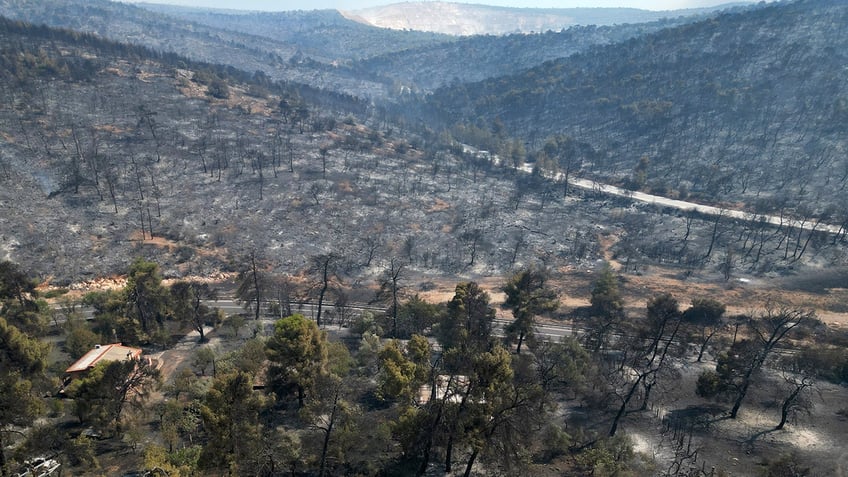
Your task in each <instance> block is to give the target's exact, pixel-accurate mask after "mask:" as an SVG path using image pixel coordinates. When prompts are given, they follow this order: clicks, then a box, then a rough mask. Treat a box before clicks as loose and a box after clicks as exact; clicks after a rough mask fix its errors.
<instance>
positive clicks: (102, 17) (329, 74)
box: [0, 0, 387, 96]
mask: <svg viewBox="0 0 848 477" xmlns="http://www.w3.org/2000/svg"><path fill="white" fill-rule="evenodd" d="M0 15H2V16H5V17H7V18H11V19H15V20H22V21H25V22H29V23H33V24H45V25H47V26H52V27H58V28H68V29H72V30H75V31H80V32H86V33H92V34H95V35H98V36H100V37H103V38H106V39H110V40H114V41H120V42H125V43H131V44H135V45H141V46H145V47H148V48H151V49H153V50H155V51H162V52H170V53H176V54H179V55H181V56H184V57H186V58H190V59H192V60H197V61H205V62H210V63H216V64H223V65H228V66H232V67H234V68H237V69H239V70H242V71H247V72H250V73H253V72H255V71H261V72H263V73H264V74H265V75H267V76H268V77H270V78H271V79H273V80H282V81H290V82H297V83H303V84H309V85H311V86H313V87H316V88H324V89H332V90H334V91H342V92H347V93H353V94H358V95H364V96H385V95H386V89H387V88H386V85H385V81H382V80H380V79H379V78H376V79H375V78H368V77H365V78H364V77H361V75H358V74H354V73H353V72H351V71H350V70H349V69H346V68H343V67H339V66H338V65H334V64H331V63H330V62H325V61H321V59H320V58H319V59H317V60H316V59H314V58H311V57H309V56H308V55H304V54H303V52H302V51H301V49H300V47H299V46H298V45H296V44H293V43H287V42H286V41H281V40H278V39H275V38H269V37H266V36H260V35H253V34H245V33H241V32H238V31H235V30H228V29H222V28H215V27H211V26H206V25H203V24H201V23H192V22H188V21H186V20H185V19H182V18H178V17H173V16H168V15H164V14H161V13H157V12H152V11H149V10H146V9H144V8H141V7H138V6H135V5H129V4H126V3H120V2H113V1H109V0H0ZM360 28H365V27H361V26H360ZM374 30H377V29H376V28H375V29H374Z"/></svg>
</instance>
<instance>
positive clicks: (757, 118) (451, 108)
mask: <svg viewBox="0 0 848 477" xmlns="http://www.w3.org/2000/svg"><path fill="white" fill-rule="evenodd" d="M846 24H848V6H846V4H845V3H844V2H837V1H832V0H803V1H798V2H793V3H785V4H768V5H766V6H764V7H762V8H759V9H756V10H753V11H750V12H743V13H738V14H723V15H719V16H718V17H716V18H714V19H711V20H707V21H703V22H698V23H694V24H691V25H684V26H680V27H677V28H673V29H667V30H662V31H659V32H657V33H654V34H651V35H646V36H642V37H638V38H635V39H633V40H630V41H627V42H625V43H622V44H616V45H610V46H605V47H598V48H594V49H591V50H589V51H587V52H585V53H581V54H577V55H575V56H572V57H569V58H566V59H561V60H556V61H552V62H548V63H546V64H544V65H542V66H539V67H537V68H533V69H531V70H528V71H527V72H525V73H522V74H517V75H514V76H507V77H501V78H497V79H490V80H486V81H483V82H481V83H476V84H467V85H457V86H454V87H446V88H443V89H441V90H439V91H437V92H436V93H435V94H433V95H432V96H430V97H428V98H427V101H428V102H429V104H428V106H427V107H432V108H434V110H435V111H437V114H439V115H440V116H441V117H442V118H445V120H446V121H448V122H454V123H455V122H457V120H458V121H459V122H467V123H471V124H482V125H486V124H493V123H500V124H501V126H500V127H502V128H505V129H506V130H507V131H510V133H511V134H513V135H516V136H519V137H522V138H523V139H524V140H525V141H528V143H529V144H530V146H531V147H532V148H536V147H540V146H541V145H542V143H543V141H544V140H545V138H546V137H548V136H550V135H553V134H565V135H570V136H572V137H574V138H576V139H577V140H579V141H583V142H586V143H589V144H591V145H592V147H593V148H595V149H596V150H597V151H598V152H599V156H598V157H597V158H595V159H593V160H591V161H587V162H584V163H583V164H582V172H584V173H591V174H594V175H596V176H600V177H605V178H607V180H611V181H615V182H618V183H620V184H624V185H627V186H630V187H635V188H644V189H647V190H654V191H657V192H661V193H669V194H672V195H684V196H685V195H687V194H691V195H692V196H694V197H696V198H700V199H702V200H706V201H712V202H717V201H729V202H745V203H747V204H748V205H749V206H750V207H751V208H755V207H758V208H760V209H761V210H771V211H776V210H784V209H787V208H790V209H794V210H795V211H796V212H800V213H801V214H802V215H804V214H809V213H810V209H813V210H814V211H815V212H816V213H817V214H819V216H820V217H821V216H824V217H827V216H828V215H832V214H837V215H841V214H843V211H844V210H845V209H846V207H844V204H845V202H844V201H845V199H844V194H842V193H841V191H842V190H843V189H844V188H845V187H846V185H848V158H846V156H845V154H844V151H845V150H846V148H847V147H848V143H846V132H848V131H847V130H846V128H848V121H846V119H848V76H846V75H845V74H844V66H845V64H848V58H846V55H848V54H846V52H848V29H846V28H844V25H846Z"/></svg>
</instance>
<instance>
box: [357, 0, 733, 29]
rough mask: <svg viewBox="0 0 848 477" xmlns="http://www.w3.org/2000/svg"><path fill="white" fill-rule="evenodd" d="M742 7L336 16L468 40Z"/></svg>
mask: <svg viewBox="0 0 848 477" xmlns="http://www.w3.org/2000/svg"><path fill="white" fill-rule="evenodd" d="M743 4H745V3H734V4H726V5H720V6H717V7H712V8H695V9H686V10H670V11H650V10H641V9H637V8H510V7H496V6H491V5H478V4H467V3H451V2H403V3H393V4H390V5H384V6H380V7H372V8H366V9H361V10H353V11H342V12H341V13H342V15H344V16H346V17H347V18H349V19H351V20H355V21H358V22H361V23H365V24H367V25H372V26H376V27H382V28H389V29H393V30H417V31H427V32H434V33H444V34H448V35H458V36H469V35H506V34H511V33H539V32H545V31H549V30H550V31H559V30H562V29H564V28H568V27H571V26H575V25H597V26H605V25H616V24H625V23H645V22H652V21H656V20H660V19H663V18H669V17H676V16H681V15H697V14H702V13H709V12H712V11H716V10H721V9H725V8H729V7H732V6H738V5H743Z"/></svg>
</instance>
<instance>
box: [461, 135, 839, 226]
mask: <svg viewBox="0 0 848 477" xmlns="http://www.w3.org/2000/svg"><path fill="white" fill-rule="evenodd" d="M463 147H464V149H465V151H466V152H470V153H476V154H481V157H489V159H490V160H491V161H492V162H494V163H496V164H499V163H501V161H500V160H499V159H498V157H497V156H494V155H489V154H488V153H485V154H484V153H483V152H482V151H477V150H476V149H474V148H472V147H471V146H466V145H463ZM519 170H521V171H523V172H526V173H528V174H532V173H533V166H532V165H531V164H524V165H523V166H521V167H520V168H519ZM547 177H548V178H549V179H552V180H558V181H562V180H563V178H564V174H563V173H561V172H560V173H557V174H555V175H554V176H547ZM568 184H569V185H571V186H573V187H576V188H578V189H583V190H588V191H592V192H596V193H601V194H607V195H612V196H617V197H626V198H628V199H632V200H635V201H638V202H644V203H646V204H653V205H659V206H662V207H670V208H673V209H677V210H682V211H695V212H699V213H701V214H705V215H712V216H720V217H730V218H734V219H739V220H745V221H748V222H765V223H768V224H771V225H776V226H784V225H785V226H788V227H795V228H801V229H804V230H818V231H822V232H828V233H832V234H838V233H842V232H843V227H842V226H841V225H833V224H827V223H823V222H819V221H818V219H816V220H812V221H811V220H800V219H797V218H793V217H789V216H778V215H765V214H752V213H750V212H745V211H743V210H735V209H728V208H723V207H713V206H711V205H703V204H696V203H694V202H687V201H685V200H677V199H669V198H668V197H662V196H659V195H652V194H646V193H644V192H638V191H631V190H627V189H622V188H621V187H616V186H613V185H609V184H602V183H600V182H596V181H593V180H589V179H580V178H574V177H569V178H568Z"/></svg>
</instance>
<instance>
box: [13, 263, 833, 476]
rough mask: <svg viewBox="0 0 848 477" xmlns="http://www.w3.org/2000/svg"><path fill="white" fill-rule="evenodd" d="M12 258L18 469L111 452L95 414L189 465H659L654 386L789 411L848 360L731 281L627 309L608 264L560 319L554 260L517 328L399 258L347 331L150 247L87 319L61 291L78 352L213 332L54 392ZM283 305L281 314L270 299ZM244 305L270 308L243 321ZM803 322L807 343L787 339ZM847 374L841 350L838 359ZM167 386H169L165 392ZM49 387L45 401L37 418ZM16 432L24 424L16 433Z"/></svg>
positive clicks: (697, 435)
mask: <svg viewBox="0 0 848 477" xmlns="http://www.w3.org/2000/svg"><path fill="white" fill-rule="evenodd" d="M320 263H321V260H316V264H320ZM0 265H2V266H0V271H1V272H2V274H0V278H2V285H3V286H2V288H1V289H2V307H0V314H2V316H3V317H4V318H3V319H0V325H2V326H0V332H2V338H3V340H4V342H5V343H7V344H8V346H6V347H4V351H3V353H4V354H3V360H0V385H2V386H4V388H3V393H2V394H0V395H1V396H3V399H4V400H6V399H12V400H14V402H15V403H14V405H13V404H12V403H11V402H10V403H9V406H10V407H5V406H4V407H3V409H4V412H3V413H0V417H2V419H3V420H2V422H0V424H2V426H3V432H4V434H2V435H3V437H4V447H3V452H4V453H3V454H2V455H0V456H3V457H4V458H3V460H0V463H2V464H3V467H4V473H5V472H8V471H9V469H11V468H12V467H13V464H14V463H15V462H23V461H24V460H26V459H27V458H28V456H32V455H36V454H45V455H48V454H49V455H53V456H56V458H58V459H59V460H60V461H61V462H63V463H64V464H65V465H68V466H70V468H71V469H73V471H74V472H76V471H94V470H95V469H97V466H98V465H100V464H99V461H101V460H102V459H107V458H108V455H103V454H100V453H99V451H98V450H97V449H96V447H95V446H94V441H92V440H90V439H89V438H88V437H85V434H80V437H75V436H76V435H77V434H78V433H79V432H80V431H79V429H85V428H87V427H89V426H90V427H91V428H92V429H93V431H90V432H89V433H88V435H96V436H101V437H105V438H106V439H110V440H112V441H113V442H116V443H117V442H118V441H119V440H122V441H123V442H124V443H125V444H124V445H125V446H126V447H128V448H129V449H134V450H135V453H133V454H131V455H135V456H137V457H132V458H130V459H125V464H124V465H134V466H137V467H138V468H139V469H144V471H148V472H154V471H159V472H161V471H164V472H165V473H167V474H168V475H172V476H175V475H223V474H225V473H228V472H229V473H236V474H238V475H261V476H274V475H290V474H295V475H424V474H425V473H427V472H431V471H432V470H433V469H443V470H444V471H445V472H451V471H454V472H462V471H464V474H465V475H471V474H473V473H475V470H476V471H478V472H479V471H482V470H483V469H485V472H489V473H495V474H500V475H516V474H522V475H526V474H534V475H543V474H545V473H549V472H550V469H551V468H554V467H555V468H556V469H558V472H566V473H568V474H570V475H610V476H611V475H621V474H622V473H632V474H641V475H644V474H645V473H651V472H653V471H654V470H655V469H654V468H653V467H651V464H648V463H646V461H643V460H641V459H639V458H637V457H636V456H635V454H634V451H633V447H632V443H631V442H630V441H629V440H628V439H627V438H626V430H627V429H628V428H629V427H630V426H631V425H632V426H637V424H636V421H638V420H639V419H642V418H644V416H645V415H647V414H650V410H651V409H653V408H654V406H662V405H668V404H669V403H676V402H678V401H679V400H680V399H681V396H686V395H687V394H688V395H689V396H694V394H695V393H697V394H698V395H699V396H703V397H704V399H715V400H717V401H718V402H719V403H720V404H719V406H720V407H721V409H723V410H725V412H727V413H728V414H727V416H728V417H730V418H736V416H737V414H738V412H739V410H740V409H742V408H743V404H745V406H746V407H747V406H753V405H755V403H753V402H749V401H751V400H750V399H747V400H746V397H747V396H748V395H749V394H751V392H752V390H753V389H755V388H758V387H764V386H771V393H772V394H773V395H774V396H775V397H777V398H779V399H780V400H781V405H780V406H779V409H778V410H777V411H776V412H775V416H774V422H775V425H776V427H777V428H778V429H779V428H782V427H784V426H785V425H787V423H791V422H794V421H791V418H792V417H793V416H798V417H799V418H801V416H803V415H804V414H803V412H804V411H805V410H806V411H809V410H810V409H812V407H811V401H810V400H809V399H808V397H809V395H810V391H811V390H814V389H815V387H816V380H817V379H821V378H822V377H825V378H829V377H830V375H828V374H826V373H825V369H824V368H822V367H820V365H821V363H822V361H821V358H822V356H824V355H823V350H825V349H827V350H830V351H828V352H830V353H831V358H830V359H832V360H834V361H830V362H829V368H828V372H829V370H830V369H833V366H834V365H836V364H837V363H839V364H838V366H842V367H843V370H844V369H845V367H846V365H847V364H848V355H846V354H845V350H844V348H842V349H841V351H839V348H836V347H832V346H831V345H830V344H829V343H835V342H836V341H838V340H839V339H842V340H844V337H842V338H838V337H834V336H832V335H831V334H829V332H827V331H826V330H824V329H823V328H822V326H821V325H820V323H818V322H817V320H816V319H815V317H814V315H813V314H812V313H810V312H806V311H802V310H799V309H793V308H788V307H782V306H777V305H771V304H770V305H767V306H766V307H765V308H764V309H763V310H762V311H761V312H758V313H756V314H754V315H750V316H748V315H744V316H743V315H740V316H727V315H726V313H725V307H724V306H723V305H722V304H721V303H720V302H718V301H716V300H714V299H710V298H703V299H695V300H693V301H692V304H691V306H690V307H688V308H686V309H681V307H680V304H679V303H678V301H677V300H676V299H674V297H672V296H670V295H668V294H659V295H656V296H653V297H651V298H650V299H648V301H647V303H646V307H645V310H644V314H643V315H641V316H635V315H633V314H631V313H628V312H627V311H626V310H625V308H624V306H623V302H622V298H621V295H620V292H619V289H618V282H619V280H620V279H619V277H617V276H616V274H615V273H614V272H613V271H612V270H611V269H609V268H605V269H604V270H603V271H602V272H601V273H600V274H599V275H598V277H597V280H596V282H595V284H594V286H593V289H592V292H591V299H590V302H591V306H589V307H587V308H585V309H580V310H577V311H576V312H575V314H574V316H573V317H572V319H573V325H574V326H575V327H577V328H578V329H579V330H581V331H579V332H577V333H575V334H574V335H573V336H568V337H561V338H547V337H544V336H541V335H536V334H535V332H536V327H535V322H536V320H538V318H539V317H540V316H542V315H551V314H553V313H555V312H556V311H557V309H558V308H559V302H558V296H557V295H558V293H557V292H556V289H555V287H554V286H553V284H552V282H551V281H550V277H549V275H548V273H547V272H546V271H544V270H541V269H532V268H531V269H525V270H521V271H519V272H516V273H514V274H512V275H511V276H509V277H507V279H506V281H505V285H504V286H503V288H502V291H503V292H504V294H505V297H506V298H505V301H504V303H503V305H502V307H503V308H504V310H506V311H508V312H509V313H510V314H511V316H512V323H511V324H509V325H508V326H506V327H505V328H503V329H502V330H499V329H498V327H497V326H496V324H495V313H496V309H495V307H494V305H493V303H492V302H491V298H490V296H489V294H488V293H487V292H486V291H485V290H483V289H482V288H481V287H480V286H479V285H478V284H477V283H475V282H462V283H459V284H457V286H456V288H455V293H454V295H453V297H452V298H451V299H450V301H448V302H447V303H441V304H431V303H427V302H424V301H423V300H421V299H420V298H418V297H417V296H411V297H408V295H406V296H407V297H408V298H399V296H400V295H401V294H399V293H396V291H397V290H394V291H395V293H392V291H393V288H392V283H393V282H392V279H391V274H389V275H388V276H387V277H386V279H385V280H383V281H382V282H381V286H380V289H381V295H380V296H382V297H383V298H382V300H383V301H382V302H383V303H385V304H386V311H385V312H384V313H377V314H374V313H368V312H364V313H361V314H359V315H358V316H355V317H351V319H350V321H349V322H347V325H349V326H350V328H349V330H350V332H351V333H340V332H336V331H335V330H331V328H330V327H329V326H327V324H326V323H324V324H322V325H320V326H319V323H318V322H316V321H312V320H310V319H308V318H306V317H305V316H303V315H300V314H297V313H293V314H288V313H289V311H290V310H285V309H282V308H281V305H282V304H283V303H284V302H285V304H286V305H288V304H289V303H290V301H289V299H290V297H291V295H289V296H288V297H286V299H285V300H283V299H282V298H281V296H280V295H277V296H276V297H273V296H270V295H266V296H267V297H268V298H264V299H263V298H259V299H257V296H256V295H255V294H254V292H255V291H256V290H257V288H256V283H257V281H256V280H254V279H253V269H252V264H251V263H246V264H245V265H244V272H243V273H242V275H240V277H239V283H241V284H243V285H240V286H239V292H238V293H239V296H240V297H241V299H242V300H243V303H244V304H245V306H246V307H247V308H248V310H249V311H250V312H251V313H250V314H251V315H253V311H254V310H253V309H252V308H251V307H252V306H255V304H258V306H261V307H263V309H264V308H265V307H266V306H267V307H268V309H267V311H266V310H263V311H262V312H261V313H257V314H256V315H255V317H251V318H248V317H247V316H246V315H239V314H234V315H232V316H230V317H227V318H226V320H224V321H222V318H223V315H222V314H221V313H220V312H216V311H215V310H214V308H212V307H214V301H213V300H214V298H215V296H214V293H213V292H212V290H211V289H210V288H209V287H208V286H207V285H205V284H198V283H192V282H179V283H176V284H173V285H171V286H170V287H166V286H164V285H163V284H162V281H161V277H160V275H159V271H158V267H157V265H156V264H155V263H152V262H147V261H145V260H141V259H138V260H136V261H134V262H133V264H132V265H131V266H130V268H129V270H128V275H127V282H126V285H125V286H124V288H123V289H121V290H116V291H113V292H101V293H95V294H90V295H88V296H87V297H86V298H85V300H84V302H85V303H88V304H89V305H90V306H93V307H94V320H93V321H92V322H86V321H85V320H83V319H82V318H81V315H80V314H79V310H78V309H75V307H74V306H73V304H72V303H71V302H68V303H67V304H66V305H65V308H64V309H63V310H62V311H61V312H59V313H57V317H58V316H59V315H61V316H62V318H63V319H64V320H60V319H58V318H53V321H54V328H53V329H54V330H56V329H61V330H62V332H61V334H62V335H63V336H66V338H65V341H64V345H63V347H64V351H65V352H67V353H68V354H67V355H65V356H68V358H70V359H71V360H73V358H74V357H75V356H77V355H79V354H80V353H82V352H84V351H85V350H86V349H87V348H86V346H79V347H78V348H77V347H75V345H74V344H73V343H77V344H79V343H81V341H80V339H79V337H80V336H84V335H85V334H86V333H90V334H91V335H93V336H92V337H91V340H90V341H89V344H88V349H90V348H91V347H93V344H94V343H98V342H106V341H115V340H119V341H125V342H126V343H127V344H132V343H138V342H139V341H147V340H148V339H150V338H152V337H153V336H156V335H157V334H161V335H162V336H167V335H168V334H170V333H173V332H175V331H178V330H185V329H192V328H194V329H195V330H201V334H200V335H199V338H200V340H201V346H199V347H198V348H197V350H196V351H195V353H194V356H193V357H191V359H190V360H189V361H187V362H186V365H183V366H179V367H177V368H176V370H172V371H171V372H170V373H171V374H170V375H168V376H166V378H167V379H166V380H164V381H163V380H162V378H163V376H161V373H160V372H159V371H158V370H157V369H156V368H155V366H151V363H150V362H149V361H139V362H136V363H135V365H134V366H131V365H128V364H127V363H130V364H132V361H130V362H126V361H116V362H107V363H100V364H98V365H97V366H96V367H95V368H94V369H93V370H91V371H90V372H89V373H88V374H86V375H85V376H84V377H82V378H79V379H76V380H74V381H72V382H71V383H70V385H69V386H68V387H67V389H66V394H67V395H68V396H71V397H72V398H73V401H68V403H69V404H68V405H66V406H63V405H60V404H57V401H54V399H55V398H53V397H50V398H46V399H44V398H41V397H39V396H43V395H44V394H45V392H46V393H47V394H52V393H51V391H50V390H51V387H52V386H55V385H56V384H55V383H56V382H57V380H58V373H57V371H58V370H60V369H64V367H65V366H67V363H64V362H59V363H55V364H53V363H49V362H48V360H47V352H48V346H47V345H45V344H43V343H42V342H41V341H40V340H39V336H44V335H45V334H46V333H47V332H48V330H47V329H46V328H42V329H38V328H27V325H26V323H27V321H28V319H26V318H24V316H27V315H22V314H21V313H23V312H27V311H26V310H29V311H28V312H32V313H36V314H37V315H40V316H50V315H51V311H49V309H48V308H45V307H44V306H41V308H40V311H39V308H38V307H37V306H35V305H34V303H36V302H35V301H33V300H35V299H37V296H38V293H37V292H36V291H35V288H34V282H33V281H32V280H31V279H29V278H27V277H26V275H25V274H24V273H22V272H21V271H20V269H19V268H18V267H17V266H15V265H14V264H11V263H9V262H3V263H2V264H0ZM316 272H319V271H316ZM320 275H321V274H320V273H318V276H320ZM398 276H401V275H398ZM398 284H399V283H397V282H395V283H394V285H395V286H397V285H398ZM400 284H402V280H400ZM290 286H293V285H292V284H291V283H290ZM293 290H294V289H290V290H289V291H290V292H293ZM29 303H33V305H31V304H29ZM22 310H24V311H22ZM267 312H270V313H272V314H273V315H282V316H283V317H282V318H273V319H270V320H269V317H268V315H267V314H266V313H267ZM319 316H320V312H319ZM553 316H557V315H553ZM256 317H258V318H256ZM267 321H273V327H271V328H268V327H267V326H266V323H267ZM319 322H320V318H319ZM248 323H250V327H253V330H252V331H250V330H248V333H247V334H245V333H243V332H242V329H243V328H244V327H245V325H247V324H248ZM342 324H344V323H341V322H339V325H342ZM204 326H205V327H212V328H214V329H215V330H216V331H215V333H216V335H217V336H218V338H220V339H221V340H222V341H221V342H220V344H219V345H217V346H215V347H210V346H208V345H205V344H204V342H205V339H204V335H203V334H202V330H203V327H204ZM340 328H341V326H340ZM24 329H27V331H22V330H24ZM80 330H88V331H82V332H81V331H80ZM167 330H170V333H169V332H167ZM163 331H165V333H164V334H162V332H163ZM75 336H76V338H75ZM834 339H836V341H834ZM227 343H231V344H232V345H227ZM788 343H792V345H793V347H800V348H801V349H802V350H803V351H802V352H800V353H792V354H786V353H783V352H780V353H779V352H778V351H779V350H782V349H786V345H787V344H788ZM523 345H524V346H523ZM814 347H815V348H814ZM693 351H694V353H693ZM710 357H713V358H714V359H715V360H716V366H715V371H706V372H703V373H701V375H700V377H699V378H698V382H697V388H696V389H679V384H678V380H679V378H680V374H679V373H680V369H681V367H680V366H679V363H683V362H687V361H688V362H692V361H695V362H697V361H701V360H702V359H704V358H708V359H709V358H710ZM813 357H816V358H813ZM675 363H678V364H675ZM766 367H768V368H769V369H772V370H777V371H779V373H781V374H780V375H781V376H782V378H781V379H779V380H776V381H775V380H773V379H772V380H770V379H769V378H768V377H766V376H765V373H761V372H760V371H761V370H762V369H764V368H766ZM846 377H848V376H844V371H843V375H842V376H841V378H840V379H845V378H846ZM159 386H161V388H160V387H159ZM156 389H161V391H162V393H163V394H164V396H165V399H161V398H153V393H152V391H154V390H156ZM53 391H55V388H53ZM723 403H726V406H727V407H725V404H723ZM65 407H67V408H68V409H67V410H63V408H65ZM8 409H12V410H14V411H15V413H9V412H6V410H8ZM47 409H50V411H49V416H48V419H47V421H46V422H45V421H42V422H40V423H38V424H36V423H35V421H36V419H37V418H39V417H42V416H44V415H45V411H46V410H47ZM151 411H152V412H151ZM718 412H719V413H720V412H721V411H718ZM773 412H774V411H773ZM716 413H717V411H716V410H715V407H714V406H712V405H709V404H708V401H702V404H701V405H700V406H695V407H691V406H690V407H688V408H686V409H679V410H674V409H673V410H672V411H670V412H669V413H667V416H666V417H665V418H664V420H663V425H662V430H659V431H657V432H660V433H661V436H658V439H659V440H662V441H663V442H666V444H665V445H666V446H669V448H668V449H667V450H669V451H671V452H672V454H670V455H672V456H673V457H670V458H669V459H670V460H668V461H663V462H662V463H661V465H662V466H663V467H665V466H669V467H670V468H675V469H677V470H676V471H675V472H674V473H671V474H669V475H709V471H704V472H705V473H698V472H701V471H702V470H703V467H704V466H703V464H702V462H703V459H704V457H703V456H701V457H700V460H699V455H698V454H699V452H700V450H699V449H701V446H700V445H698V444H697V443H698V442H702V441H701V440H702V439H708V438H709V435H708V433H707V434H706V435H705V434H704V433H703V432H702V429H704V427H703V426H705V425H706V426H708V421H709V419H714V418H715V415H716ZM639 416H641V417H639ZM69 418H70V419H72V421H74V422H77V423H78V424H76V425H74V424H72V423H69V422H68V419H69ZM61 423H65V424H61ZM10 425H15V426H19V427H23V428H29V431H28V433H27V434H26V435H27V437H26V438H22V435H19V434H15V433H7V432H6V429H8V427H7V426H10ZM622 429H624V430H625V432H624V433H622V432H620V431H621V430H622ZM666 434H668V435H666ZM672 434H673V435H674V436H675V437H674V438H673V439H671V435H672ZM680 436H685V438H683V439H680ZM662 437H664V438H665V439H661V438H662ZM693 440H695V441H696V444H695V445H693ZM8 443H14V445H13V446H12V447H11V449H12V450H10V451H8V453H7V445H8ZM692 449H694V452H692ZM804 464H807V465H808V464H809V463H808V462H806V461H805V460H804V459H803V458H799V457H797V456H796V457H794V458H792V459H778V460H775V461H771V462H769V463H768V464H767V465H768V468H770V469H772V470H773V471H777V470H779V469H786V468H793V466H794V467H798V466H803V465H804ZM706 468H707V469H708V468H709V465H707V466H706ZM156 469H158V470H156ZM123 470H131V469H129V468H126V467H124V468H123ZM719 470H720V468H719Z"/></svg>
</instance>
